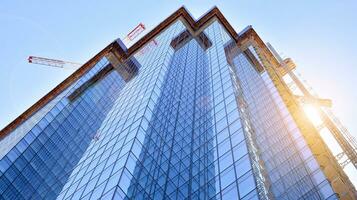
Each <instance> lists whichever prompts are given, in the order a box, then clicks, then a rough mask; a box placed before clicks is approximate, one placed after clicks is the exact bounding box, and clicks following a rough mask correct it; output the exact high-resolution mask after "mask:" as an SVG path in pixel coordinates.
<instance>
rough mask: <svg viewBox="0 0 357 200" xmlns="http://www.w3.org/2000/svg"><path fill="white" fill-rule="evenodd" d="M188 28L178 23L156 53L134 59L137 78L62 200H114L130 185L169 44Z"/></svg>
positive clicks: (165, 34)
mask: <svg viewBox="0 0 357 200" xmlns="http://www.w3.org/2000/svg"><path fill="white" fill-rule="evenodd" d="M183 29H184V25H183V24H182V22H180V21H178V22H177V23H175V24H173V25H172V26H171V27H169V28H168V29H167V30H165V31H164V32H163V33H162V34H160V35H159V36H158V37H157V38H155V41H156V43H157V44H158V45H157V46H156V48H151V51H149V52H145V53H144V54H142V53H138V54H136V55H135V58H136V59H137V61H138V62H139V63H140V65H141V68H140V70H139V72H138V74H137V75H136V76H135V77H134V78H133V79H132V80H131V81H130V82H128V83H127V84H126V85H125V87H124V88H123V90H122V91H121V94H120V96H119V97H118V98H117V100H116V101H115V104H114V106H113V108H112V109H111V111H110V112H109V113H108V115H107V117H106V119H105V120H104V122H103V123H102V126H101V128H100V129H99V131H98V132H99V134H100V135H101V137H100V139H99V140H98V141H96V142H93V143H92V144H91V145H90V146H89V148H88V149H87V151H86V152H85V154H84V155H83V157H82V159H81V160H80V161H79V163H78V164H77V166H76V168H75V169H74V170H73V172H72V174H71V176H70V178H69V180H68V182H67V183H66V185H65V186H64V187H63V189H62V191H61V193H60V195H59V196H58V198H57V199H80V198H81V199H97V198H100V197H102V198H109V199H110V198H111V197H113V196H114V193H115V191H116V190H115V189H116V186H117V185H118V184H120V185H122V187H123V188H124V187H125V185H128V184H129V183H130V179H131V174H132V173H133V171H134V167H135V161H136V160H137V158H138V157H139V154H140V151H141V146H142V143H143V140H144V137H145V131H146V129H147V126H148V125H147V124H148V120H146V119H151V115H152V110H153V108H154V105H155V102H156V101H157V98H158V94H159V88H160V87H159V86H160V85H162V83H163V77H164V74H165V72H166V70H167V66H168V62H169V61H170V58H171V56H172V54H173V50H172V49H170V47H169V43H170V42H171V38H172V37H174V35H176V34H177V33H179V32H180V31H182V30H183ZM143 48H145V47H143ZM144 116H145V117H144Z"/></svg>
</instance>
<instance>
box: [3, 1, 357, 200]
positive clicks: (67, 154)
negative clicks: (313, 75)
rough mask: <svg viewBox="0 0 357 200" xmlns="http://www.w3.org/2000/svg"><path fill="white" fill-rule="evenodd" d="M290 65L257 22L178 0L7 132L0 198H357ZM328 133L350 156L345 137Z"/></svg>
mask: <svg viewBox="0 0 357 200" xmlns="http://www.w3.org/2000/svg"><path fill="white" fill-rule="evenodd" d="M293 68H295V66H294V65H293V63H292V62H291V60H281V59H280V57H279V56H278V55H277V54H276V53H275V51H274V50H273V49H272V48H271V47H270V46H269V48H268V46H267V45H266V44H265V43H264V42H262V40H261V39H260V37H259V36H258V35H257V33H256V32H255V31H254V29H253V28H252V27H250V26H248V27H247V28H246V29H244V30H243V31H241V32H240V33H237V32H236V31H235V30H234V29H233V28H232V27H231V25H230V24H229V23H228V21H227V20H226V19H225V18H224V16H223V15H222V13H221V12H220V11H219V10H218V9H217V8H213V9H212V10H210V11H209V12H208V13H206V14H205V15H204V16H202V17H201V18H200V19H198V20H195V19H193V18H192V17H191V16H190V14H189V13H188V12H187V11H186V9H185V8H183V7H182V8H180V9H178V10H177V11H176V12H174V13H173V14H172V15H170V16H169V17H168V18H167V19H165V20H164V21H163V22H162V23H160V24H159V25H158V26H157V27H155V28H154V29H153V30H151V31H150V32H149V33H148V34H146V35H145V36H144V37H142V38H141V39H140V40H138V41H137V42H136V43H135V44H133V45H132V46H131V47H129V48H126V47H125V46H124V44H123V43H122V42H121V41H120V40H116V41H114V42H112V43H111V44H109V45H108V46H107V47H106V48H104V49H103V50H102V51H101V52H99V53H98V54H97V55H96V56H94V57H93V58H92V59H91V60H89V61H88V62H87V63H85V64H84V65H83V66H82V67H80V68H79V69H78V70H77V71H75V72H74V73H73V74H72V75H71V76H69V77H68V78H67V79H66V80H64V81H63V82H62V83H61V84H60V85H58V86H57V87H56V88H55V89H53V90H52V91H51V92H49V93H48V94H47V95H46V96H44V97H43V98H42V99H40V100H39V101H38V102H37V103H36V104H34V105H33V106H32V107H30V108H29V109H28V110H27V111H25V112H24V113H23V114H22V115H21V116H19V117H18V118H17V119H15V120H14V121H13V122H12V123H10V124H9V125H8V126H7V127H5V128H4V129H3V130H2V131H1V133H0V134H1V135H0V136H1V141H0V158H1V161H0V196H1V197H0V198H1V199H229V200H231V199H244V200H248V199H249V200H251V199H261V200H265V199H356V190H355V188H354V186H353V184H352V182H351V181H350V179H349V177H348V176H347V175H346V173H345V171H344V170H343V167H342V166H341V165H340V163H339V162H338V159H337V158H336V156H335V155H334V154H333V153H332V151H331V150H330V149H329V147H328V146H327V145H326V143H325V142H324V140H323V138H322V137H320V135H319V130H318V129H317V128H316V127H315V126H314V124H313V123H312V122H311V121H310V120H309V119H308V118H307V116H306V114H305V113H304V112H303V108H302V104H301V101H302V100H301V99H303V98H301V96H300V97H299V98H298V97H296V95H294V94H293V92H292V91H291V90H290V89H289V87H288V84H286V82H285V81H284V79H283V77H284V76H285V75H292V74H291V71H292V70H293ZM295 78H296V77H295ZM295 81H298V80H297V79H296V80H295ZM296 84H297V85H298V86H301V84H300V85H299V83H298V82H297V83H296ZM301 87H302V88H300V89H302V90H303V89H304V88H303V86H301ZM304 92H305V93H304ZM306 92H307V93H306ZM303 94H304V95H305V96H304V97H305V98H310V99H313V98H312V96H311V97H310V96H306V95H310V94H309V93H308V91H303ZM315 100H316V101H319V100H318V99H316V98H315ZM320 101H321V102H322V101H323V100H320ZM321 111H322V112H321V114H323V113H325V111H324V110H322V108H321ZM328 119H330V118H328ZM331 126H334V124H332V125H331ZM335 128H336V127H335ZM335 135H336V138H338V137H337V136H340V138H339V144H341V148H342V149H343V152H345V156H347V157H348V159H349V163H350V165H352V164H354V162H355V160H354V159H353V156H355V155H356V152H355V149H353V145H354V143H353V141H354V140H353V138H352V139H349V138H346V137H345V136H346V134H345V135H343V134H341V133H340V134H339V132H338V130H337V132H336V134H335ZM343 142H345V143H346V145H347V146H348V145H350V146H352V148H351V149H348V147H347V146H346V145H345V146H343V145H342V143H343ZM351 163H352V164H351Z"/></svg>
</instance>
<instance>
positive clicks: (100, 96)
mask: <svg viewBox="0 0 357 200" xmlns="http://www.w3.org/2000/svg"><path fill="white" fill-rule="evenodd" d="M107 63H108V62H107V61H106V60H105V59H103V60H102V61H101V62H99V63H98V64H97V65H96V66H95V67H94V68H93V69H92V70H91V71H90V72H89V73H87V74H86V75H85V76H84V77H83V78H82V79H81V80H80V81H78V82H77V84H76V85H74V86H72V87H71V88H69V89H67V90H66V91H64V93H65V94H62V95H60V96H62V97H63V98H62V99H61V100H59V101H58V102H57V104H56V105H55V106H53V108H52V109H51V110H50V111H49V112H48V113H47V114H46V115H44V117H43V118H42V119H40V120H39V122H38V123H37V124H36V125H35V126H34V127H33V128H32V129H31V131H29V132H28V133H27V134H26V135H25V137H23V139H21V140H20V142H19V143H18V144H17V145H16V146H14V147H13V148H12V149H11V150H10V151H9V153H8V154H7V155H6V156H5V157H4V158H3V159H2V160H1V165H0V166H1V176H0V189H1V191H0V194H1V195H0V196H1V198H5V199H44V198H46V199H55V198H56V196H57V195H58V194H59V192H60V191H61V189H62V187H63V185H64V184H65V182H66V181H67V178H68V177H69V175H70V173H71V171H72V170H73V167H74V166H75V165H76V164H77V162H78V161H79V159H80V158H81V157H82V155H83V153H84V151H85V149H86V148H87V147H88V145H89V143H90V141H91V140H92V139H93V136H94V135H95V133H96V131H97V129H98V128H99V126H100V124H101V122H102V121H103V120H104V117H105V116H106V114H107V113H108V111H109V109H110V107H111V106H112V105H113V103H114V100H115V99H116V97H117V95H118V94H119V91H120V89H121V88H122V86H123V85H124V83H125V82H124V81H123V80H122V79H121V77H120V76H119V74H118V73H116V72H115V71H112V72H111V73H110V74H108V75H107V76H106V77H105V78H104V79H103V80H101V81H99V82H98V83H97V84H95V85H93V86H92V87H91V88H88V89H87V90H86V91H85V92H84V93H83V94H82V95H81V96H80V97H79V98H78V99H76V100H75V101H74V102H69V101H68V99H67V98H66V96H68V95H69V94H70V93H71V92H72V91H73V90H74V89H75V88H77V87H79V85H80V84H83V83H84V82H85V81H86V80H88V79H89V78H90V77H91V76H93V75H94V74H95V73H96V72H97V71H99V70H100V69H101V68H102V67H104V66H105V65H107Z"/></svg>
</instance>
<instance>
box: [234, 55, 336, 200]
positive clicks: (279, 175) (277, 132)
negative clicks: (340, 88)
mask: <svg viewBox="0 0 357 200" xmlns="http://www.w3.org/2000/svg"><path fill="white" fill-rule="evenodd" d="M233 62H234V65H235V66H236V71H237V75H238V77H239V79H240V82H241V85H242V89H243V93H244V96H245V99H246V102H247V103H248V108H249V111H250V114H251V118H252V119H251V120H252V124H253V127H254V129H255V133H256V134H257V138H256V142H257V144H258V146H259V149H260V151H261V158H262V159H263V161H264V164H265V167H266V170H267V172H268V176H269V179H270V182H271V190H272V193H273V195H274V196H275V198H278V199H301V198H303V199H305V198H309V199H336V196H335V195H334V192H333V190H332V188H331V186H330V184H329V183H328V182H327V180H326V177H325V176H324V175H323V173H322V171H321V169H320V168H319V166H318V163H317V162H316V160H315V159H314V157H313V155H312V153H311V151H310V150H309V148H308V147H307V144H306V142H305V140H304V139H303V138H302V135H301V133H300V132H299V130H298V127H297V126H296V124H295V123H294V121H293V119H292V118H291V116H290V114H289V112H288V110H287V108H286V107H285V105H284V103H283V101H282V99H281V97H280V96H279V94H278V92H277V90H276V88H275V86H274V85H273V82H272V81H271V79H270V78H269V76H268V74H267V73H266V72H264V73H263V74H262V75H260V74H259V73H258V72H257V71H256V70H255V68H254V67H253V66H252V64H251V63H250V62H249V60H248V59H247V58H246V57H245V56H244V54H242V53H241V54H239V55H237V56H236V57H235V58H234V59H233Z"/></svg>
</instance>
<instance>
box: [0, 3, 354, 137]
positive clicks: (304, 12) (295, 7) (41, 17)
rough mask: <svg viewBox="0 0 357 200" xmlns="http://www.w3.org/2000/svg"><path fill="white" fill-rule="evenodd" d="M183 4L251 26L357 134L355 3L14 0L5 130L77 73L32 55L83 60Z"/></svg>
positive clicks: (1, 11) (4, 66)
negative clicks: (38, 62)
mask: <svg viewBox="0 0 357 200" xmlns="http://www.w3.org/2000/svg"><path fill="white" fill-rule="evenodd" d="M182 5H185V6H186V8H187V9H188V10H189V11H190V12H191V13H192V14H193V16H194V17H196V18H198V17H199V16H201V15H202V14H203V13H205V12H206V11H208V10H209V9H210V8H212V7H213V6H214V5H216V6H217V7H218V8H219V9H220V10H221V11H222V13H223V14H224V15H225V17H226V18H227V19H228V21H229V22H230V23H231V24H232V25H233V27H234V28H235V29H236V30H237V31H240V30H242V29H243V28H244V27H245V26H247V25H253V27H254V28H255V29H256V31H257V32H258V34H260V36H261V37H262V38H263V40H264V41H266V42H270V43H271V44H272V45H273V46H274V47H275V48H276V49H277V50H278V52H280V53H282V54H283V56H287V57H291V58H293V59H294V61H295V62H296V63H297V65H298V69H299V71H300V72H301V73H302V75H303V76H304V77H305V79H306V80H307V81H308V82H309V83H310V84H311V85H312V86H313V87H314V89H315V90H316V91H317V92H318V93H319V94H320V96H322V97H326V98H331V99H332V100H333V103H334V105H333V109H334V110H335V111H336V113H337V115H338V116H339V117H340V119H341V120H342V122H343V123H344V124H345V125H346V126H347V128H348V129H349V130H350V132H351V133H352V134H353V135H354V136H355V137H357V123H355V118H354V117H355V114H357V105H356V102H357V92H356V91H357V89H356V87H357V78H356V77H355V76H356V75H357V67H356V60H355V59H354V58H355V57H356V52H357V39H356V38H355V36H356V35H357V22H356V19H357V12H356V11H357V1H352V0H351V1H348V0H346V1H337V0H336V1H322V0H321V1H308V0H306V1H294V2H289V3H288V2H287V1H269V2H268V1H262V0H261V1H258V0H255V1H254V0H253V1H237V0H231V1H203V0H191V1H174V0H170V1H168V0H158V1H135V0H134V1H100V3H99V2H98V1H89V0H86V1H84V0H79V1H69V0H68V1H40V0H38V1H24V0H18V1H11V0H3V1H1V3H0V24H1V31H0V59H1V62H0V91H1V98H0V105H1V106H0V116H1V118H0V128H2V127H4V126H5V125H7V124H8V123H9V122H11V121H12V120H13V119H15V118H16V117H17V116H18V115H19V114H21V113H22V112H23V111H25V110H26V109H27V108H28V107H30V106H31V105H32V104H34V103H35V102H36V101H37V100H38V99H39V98H41V97H42V96H44V95H45V94H46V93H47V92H49V91H50V90H51V89H52V88H53V87H55V86H56V85H57V84H58V83H60V82H61V81H62V80H64V79H65V78H66V77H67V76H68V75H69V74H71V73H72V72H73V70H68V69H67V70H63V69H58V68H51V67H46V66H40V65H31V64H28V63H27V61H26V58H27V57H28V56H29V55H39V56H43V57H50V58H57V59H63V60H69V61H75V62H80V63H84V62H85V61H87V60H88V59H90V58H91V57H92V56H94V55H95V54H96V53H97V52H98V51H100V50H101V49H102V48H104V47H105V46H106V45H107V44H108V43H109V42H111V41H112V40H114V39H115V38H118V37H120V38H123V37H124V36H125V34H126V33H127V32H129V31H130V30H131V29H132V28H133V27H135V26H136V25H137V24H138V23H140V22H143V23H144V24H145V25H146V27H147V28H148V29H151V28H153V27H154V26H155V25H157V24H158V23H159V22H161V21H162V20H164V19H165V18H166V17H167V16H168V15H170V14H171V13H172V12H174V11H175V10H176V9H178V8H179V7H180V6H182Z"/></svg>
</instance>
